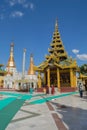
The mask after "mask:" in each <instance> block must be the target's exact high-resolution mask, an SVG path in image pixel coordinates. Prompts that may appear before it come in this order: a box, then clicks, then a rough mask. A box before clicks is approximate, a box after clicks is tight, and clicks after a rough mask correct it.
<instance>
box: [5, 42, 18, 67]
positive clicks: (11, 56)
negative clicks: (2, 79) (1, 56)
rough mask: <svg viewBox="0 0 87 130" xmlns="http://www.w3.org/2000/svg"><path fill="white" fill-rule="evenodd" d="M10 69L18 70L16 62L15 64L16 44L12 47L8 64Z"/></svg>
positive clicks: (12, 44)
mask: <svg viewBox="0 0 87 130" xmlns="http://www.w3.org/2000/svg"><path fill="white" fill-rule="evenodd" d="M7 67H8V68H16V66H15V62H14V43H11V45H10V57H9V60H8V63H7Z"/></svg>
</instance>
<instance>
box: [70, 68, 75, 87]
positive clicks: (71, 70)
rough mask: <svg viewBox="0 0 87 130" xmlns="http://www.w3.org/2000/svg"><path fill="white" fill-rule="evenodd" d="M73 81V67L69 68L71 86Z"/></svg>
mask: <svg viewBox="0 0 87 130" xmlns="http://www.w3.org/2000/svg"><path fill="white" fill-rule="evenodd" d="M73 81H74V77H73V69H72V68H70V84H71V87H73Z"/></svg>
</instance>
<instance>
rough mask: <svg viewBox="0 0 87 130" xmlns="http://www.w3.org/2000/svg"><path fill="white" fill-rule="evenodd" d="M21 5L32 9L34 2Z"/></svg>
mask: <svg viewBox="0 0 87 130" xmlns="http://www.w3.org/2000/svg"><path fill="white" fill-rule="evenodd" d="M23 7H24V8H30V9H31V10H33V9H34V4H33V3H25V4H23Z"/></svg>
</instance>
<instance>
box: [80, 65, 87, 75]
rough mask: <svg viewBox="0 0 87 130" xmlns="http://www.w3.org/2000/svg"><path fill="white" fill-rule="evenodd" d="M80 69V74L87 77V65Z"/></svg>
mask: <svg viewBox="0 0 87 130" xmlns="http://www.w3.org/2000/svg"><path fill="white" fill-rule="evenodd" d="M79 68H80V73H82V74H85V75H87V64H83V65H82V66H80V67H79Z"/></svg>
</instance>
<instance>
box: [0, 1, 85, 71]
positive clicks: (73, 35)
mask: <svg viewBox="0 0 87 130" xmlns="http://www.w3.org/2000/svg"><path fill="white" fill-rule="evenodd" d="M56 19H58V30H59V33H60V36H61V40H62V42H63V44H64V47H65V50H66V52H67V53H68V56H71V57H72V58H73V59H76V60H77V64H78V66H81V65H82V64H87V0H0V64H4V67H6V65H7V62H8V59H9V54H10V44H11V43H12V42H14V60H15V64H16V67H17V70H18V71H22V58H23V49H24V48H26V70H28V68H29V63H30V54H31V53H32V54H33V57H34V64H35V65H39V64H40V63H41V62H43V61H44V60H45V55H47V54H48V48H50V43H51V42H52V36H53V32H54V27H55V21H56Z"/></svg>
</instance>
